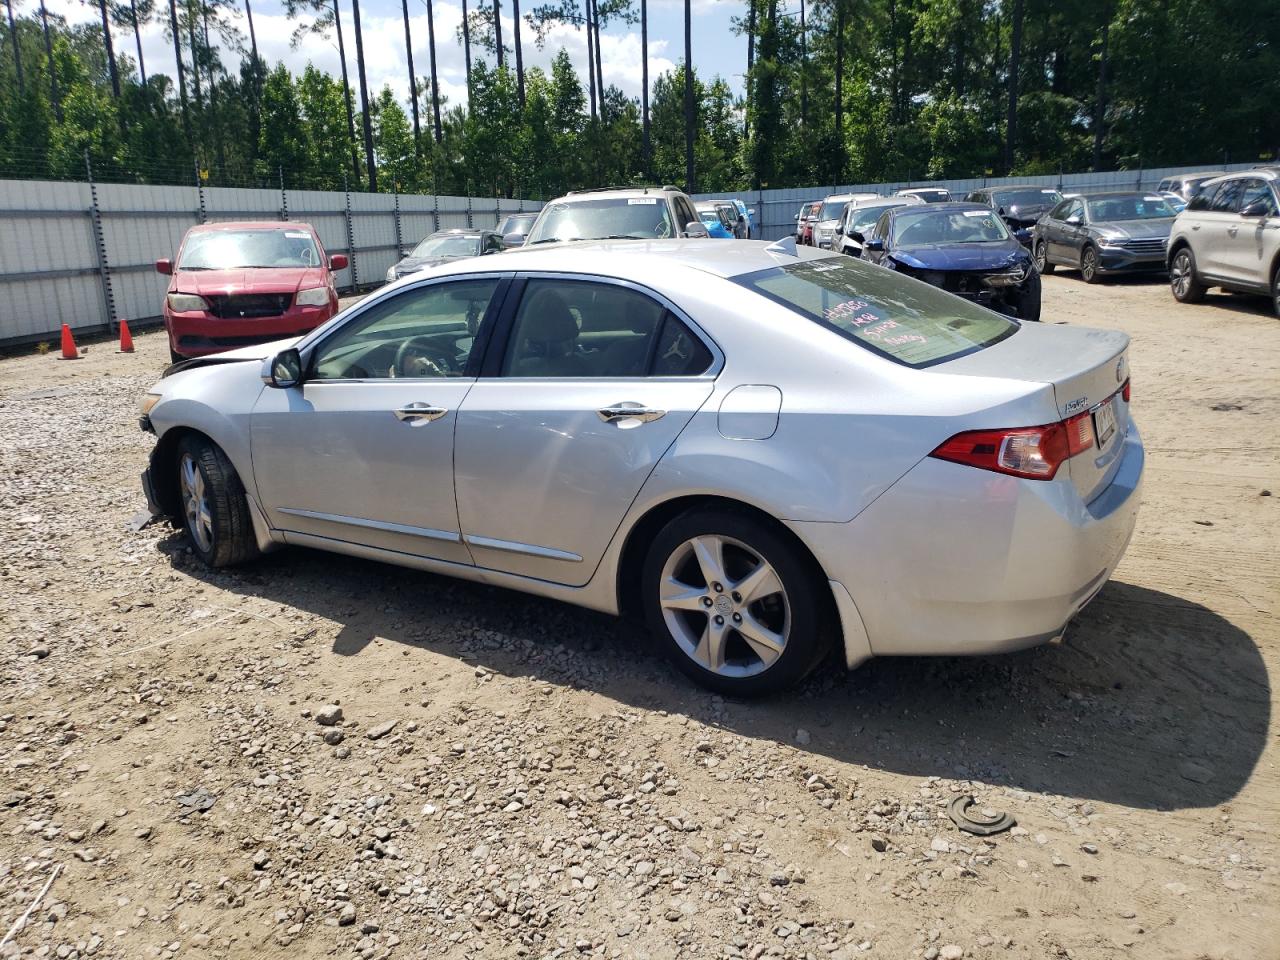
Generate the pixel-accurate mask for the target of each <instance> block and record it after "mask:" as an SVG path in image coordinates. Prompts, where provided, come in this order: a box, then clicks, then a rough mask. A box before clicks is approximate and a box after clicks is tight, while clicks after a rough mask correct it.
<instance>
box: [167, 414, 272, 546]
mask: <svg viewBox="0 0 1280 960" xmlns="http://www.w3.org/2000/svg"><path fill="white" fill-rule="evenodd" d="M177 471H178V493H179V495H180V497H181V504H182V526H183V529H185V530H186V532H187V537H188V538H189V539H190V540H191V548H192V549H193V550H195V552H196V555H197V556H198V557H199V558H200V559H201V560H203V561H204V562H205V563H206V564H207V565H209V566H210V567H229V566H233V565H235V564H238V563H244V562H245V561H247V560H252V559H253V558H254V557H256V556H257V555H258V542H257V540H256V539H255V538H254V535H253V520H252V519H251V518H250V516H249V499H248V497H247V496H246V494H245V492H244V484H243V483H241V482H240V475H239V474H238V473H236V469H235V467H233V466H232V465H231V461H230V460H228V459H227V455H226V454H225V453H223V452H222V450H221V449H219V448H218V446H217V445H216V444H214V443H211V442H210V441H208V440H206V439H204V438H203V437H195V436H190V437H184V438H183V439H182V441H181V442H180V443H179V444H178V459H177Z"/></svg>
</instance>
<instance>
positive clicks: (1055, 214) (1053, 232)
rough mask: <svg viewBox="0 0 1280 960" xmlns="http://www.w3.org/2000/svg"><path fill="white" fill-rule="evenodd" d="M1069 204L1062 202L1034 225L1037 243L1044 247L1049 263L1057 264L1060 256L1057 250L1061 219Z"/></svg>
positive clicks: (1059, 242) (1065, 201) (1060, 241)
mask: <svg viewBox="0 0 1280 960" xmlns="http://www.w3.org/2000/svg"><path fill="white" fill-rule="evenodd" d="M1069 206H1071V202H1070V201H1068V200H1063V201H1062V202H1061V203H1059V204H1058V205H1057V206H1056V207H1054V208H1053V209H1052V210H1050V211H1049V213H1048V215H1047V216H1046V217H1045V218H1044V219H1043V220H1041V221H1040V222H1039V223H1037V224H1036V225H1035V235H1036V238H1037V241H1038V242H1039V243H1041V244H1043V246H1044V252H1045V256H1046V257H1047V258H1048V260H1049V261H1050V262H1057V260H1058V258H1059V256H1060V254H1059V253H1058V248H1059V246H1060V245H1061V243H1062V228H1063V223H1062V218H1063V217H1065V216H1066V215H1067V207H1069Z"/></svg>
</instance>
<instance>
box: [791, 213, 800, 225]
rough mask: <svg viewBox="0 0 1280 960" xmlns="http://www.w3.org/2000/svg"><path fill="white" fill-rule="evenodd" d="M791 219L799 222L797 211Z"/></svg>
mask: <svg viewBox="0 0 1280 960" xmlns="http://www.w3.org/2000/svg"><path fill="white" fill-rule="evenodd" d="M791 219H792V220H794V221H795V222H796V223H799V222H800V214H798V213H797V214H796V215H795V216H794V217H792V218H791Z"/></svg>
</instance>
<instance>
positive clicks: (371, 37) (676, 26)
mask: <svg viewBox="0 0 1280 960" xmlns="http://www.w3.org/2000/svg"><path fill="white" fill-rule="evenodd" d="M233 2H234V0H233ZM240 2H241V3H242V2H243V0H240ZM339 2H340V3H341V6H342V12H343V32H344V35H345V41H346V46H347V59H348V69H349V70H350V71H351V83H352V86H353V90H354V88H355V84H356V82H357V81H356V73H355V41H354V37H353V35H352V30H351V7H350V0H339ZM470 2H471V0H469V3H470ZM490 2H491V0H490ZM538 2H539V0H525V2H524V3H523V4H522V8H523V10H524V11H525V12H527V11H528V10H530V9H532V8H533V7H534V6H535V5H536V4H537V3H538ZM636 2H637V10H638V9H639V3H638V0H636ZM48 6H49V9H50V11H51V12H57V13H60V14H62V15H63V16H65V17H66V18H67V19H68V20H69V21H71V22H75V23H79V22H95V21H96V17H97V11H96V7H94V6H92V5H89V4H85V3H81V2H79V0H49V2H48ZM14 7H15V10H14V13H15V14H23V15H27V16H30V15H31V14H32V13H33V11H35V10H37V9H38V6H37V4H36V3H35V2H34V0H15V2H14ZM241 9H242V8H241ZM253 11H254V13H253V19H254V26H255V28H256V33H257V37H258V47H259V51H260V52H261V53H262V55H263V56H264V57H266V58H267V59H268V60H269V61H275V60H283V61H284V62H285V63H286V64H288V65H289V67H290V68H291V69H293V70H294V71H295V72H301V71H302V69H303V68H304V67H305V66H306V65H307V63H308V62H312V63H314V64H315V65H316V66H317V67H319V68H321V69H323V70H327V71H329V72H330V73H332V74H334V75H335V76H336V75H337V74H338V72H339V65H338V52H337V48H336V42H335V40H334V39H333V37H332V36H329V37H320V36H308V37H307V38H305V39H304V40H303V42H302V44H301V45H300V46H299V47H298V48H297V49H294V48H292V47H291V45H290V37H291V35H292V33H293V29H294V27H295V26H296V24H295V23H292V22H290V21H289V20H288V19H287V18H286V17H285V16H284V9H283V5H282V4H280V3H278V2H277V0H253ZM433 11H434V17H435V27H436V46H437V55H438V57H439V63H438V71H439V77H440V89H441V92H442V93H443V94H444V95H445V96H446V97H447V98H448V99H449V101H450V102H452V103H458V102H461V101H462V100H464V99H465V91H466V84H465V67H464V58H463V53H462V44H461V43H460V42H459V41H457V40H456V33H457V29H458V26H459V24H460V23H461V22H462V5H461V0H433ZM502 12H503V39H504V40H505V41H506V43H507V45H508V46H510V45H511V37H512V31H511V26H512V24H511V4H510V0H504V2H503V8H502ZM742 12H743V6H742V4H741V3H739V2H737V0H694V3H693V60H694V64H695V65H696V66H697V68H698V72H699V73H700V74H702V75H704V76H709V75H711V74H715V73H719V74H721V75H722V76H724V77H725V79H727V80H728V81H729V83H730V84H731V85H732V86H733V88H734V89H735V90H737V91H739V92H740V91H741V87H742V76H741V74H742V73H743V71H744V70H745V68H746V38H745V37H739V36H734V34H733V33H732V31H731V29H730V21H731V19H732V17H733V16H734V15H736V14H740V13H742ZM409 14H410V19H411V24H412V30H413V48H414V49H413V57H414V70H415V72H416V73H417V74H418V76H419V77H420V78H421V77H423V76H429V72H428V71H429V65H430V60H429V54H428V44H427V16H426V7H425V6H424V3H423V0H409ZM360 15H361V23H362V25H363V27H364V42H365V62H366V66H367V69H368V73H369V83H370V85H371V86H372V88H373V89H374V90H376V89H380V88H381V87H382V86H383V85H384V84H390V85H391V86H392V88H393V89H394V90H395V91H396V92H397V93H398V94H399V95H400V98H401V99H402V100H405V101H406V102H407V99H406V98H407V97H408V89H409V84H408V78H407V77H408V75H407V72H406V67H405V55H404V20H403V17H402V13H401V7H400V3H399V2H398V0H364V2H362V3H361V8H360ZM237 23H238V26H239V27H240V29H241V31H242V32H243V33H245V34H246V35H247V32H248V31H247V29H246V28H245V21H244V17H243V15H242V13H241V15H240V16H239V19H238V21H237ZM522 40H523V48H524V62H525V67H526V69H528V68H529V67H532V66H541V67H543V68H546V67H547V66H548V65H549V63H550V61H551V59H552V57H554V56H555V54H556V52H557V51H558V50H559V49H560V47H562V46H563V47H564V48H565V49H566V50H568V51H569V55H570V57H572V58H573V62H574V66H575V67H576V68H577V69H578V72H579V76H580V77H581V78H582V79H583V86H584V88H585V86H586V59H587V54H586V35H585V34H584V33H583V32H582V31H580V30H574V29H572V28H569V27H561V28H557V29H555V30H553V31H552V32H551V33H550V35H549V36H548V38H547V44H546V46H545V48H544V49H543V50H538V49H537V48H536V47H535V46H534V44H533V37H532V31H530V30H528V28H527V24H526V25H525V26H524V27H522ZM116 49H117V50H118V51H121V52H124V53H127V54H128V55H129V56H133V55H134V46H133V38H132V36H129V35H122V36H119V37H118V38H117V40H116ZM683 52H684V6H683V0H649V82H650V84H652V83H653V81H654V79H655V78H656V77H657V76H658V75H659V74H660V73H662V72H663V71H664V70H669V69H671V67H672V65H673V64H674V63H675V62H676V61H678V60H680V59H681V58H682V56H683ZM143 56H144V57H145V58H146V66H147V72H148V74H151V73H168V74H170V75H172V74H173V72H174V67H173V48H172V46H170V45H169V43H168V42H167V41H166V40H165V37H164V32H163V27H162V26H161V25H160V24H158V23H156V24H150V25H148V26H147V27H146V28H145V31H144V34H143ZM602 60H603V70H604V80H605V83H606V84H616V85H618V86H619V87H621V88H622V89H623V90H624V91H626V92H627V93H628V94H630V95H632V96H635V97H638V96H639V95H640V83H641V81H640V28H639V25H638V24H637V25H636V26H635V27H628V26H626V25H623V24H617V25H615V26H613V27H612V28H610V29H608V30H606V31H605V32H604V38H603V57H602ZM372 95H373V91H372V90H371V92H370V96H372ZM357 96H358V94H357Z"/></svg>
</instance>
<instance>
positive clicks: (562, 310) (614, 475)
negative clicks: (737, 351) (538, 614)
mask: <svg viewBox="0 0 1280 960" xmlns="http://www.w3.org/2000/svg"><path fill="white" fill-rule="evenodd" d="M517 286H518V287H520V288H521V289H519V290H518V292H513V295H512V296H513V298H514V297H516V296H518V298H519V299H518V303H515V304H513V305H511V306H510V307H509V308H508V309H507V310H506V311H504V313H505V316H504V320H503V322H502V324H500V325H499V327H498V328H496V329H495V333H494V337H495V341H494V348H493V349H491V350H490V354H491V356H490V357H487V358H486V361H485V374H486V375H485V376H482V377H481V378H480V379H479V380H478V381H477V382H476V385H475V386H474V387H473V388H472V390H471V392H470V393H469V394H468V395H467V398H466V400H465V401H464V402H463V404H462V410H461V411H460V413H459V415H458V427H457V440H456V444H455V452H454V461H455V468H454V469H455V477H456V484H457V493H458V513H459V519H460V521H461V528H462V532H463V536H464V538H465V541H466V544H467V545H468V547H469V548H470V549H471V553H472V555H473V556H474V558H475V562H476V564H477V565H478V566H482V567H486V568H489V569H494V570H502V571H505V572H508V573H515V574H520V575H523V576H528V577H537V578H538V579H541V580H550V581H553V582H555V583H564V584H570V585H573V586H581V585H583V584H585V583H586V582H587V581H588V580H590V579H591V576H592V574H593V573H594V572H595V569H596V566H597V564H598V563H599V561H600V558H601V557H602V556H603V555H604V551H605V549H606V548H607V547H608V545H609V542H610V540H611V539H612V538H613V535H614V533H615V532H616V531H617V529H618V525H619V523H621V521H622V518H623V516H624V515H625V514H626V512H627V509H628V508H629V507H630V506H631V503H632V501H633V500H634V499H635V497H636V495H637V494H638V493H639V491H640V488H641V486H642V485H643V484H644V482H645V480H646V479H647V478H648V476H649V474H650V473H651V472H652V470H653V468H654V466H655V465H656V464H657V462H658V461H659V459H661V457H662V455H663V454H664V453H665V452H666V451H667V449H668V448H669V447H670V446H671V444H672V443H673V442H674V441H675V439H676V437H677V436H678V435H679V434H680V431H681V430H683V429H684V427H685V425H686V424H687V423H688V422H689V420H690V418H691V417H692V416H693V414H694V413H695V412H696V411H697V410H698V408H699V407H701V406H702V404H703V403H704V402H705V401H706V399H707V397H709V396H710V395H711V391H712V388H713V386H714V374H715V372H716V371H717V370H718V367H719V363H720V358H719V354H718V352H717V350H716V348H715V346H714V344H712V343H711V342H710V341H709V340H707V339H706V338H705V337H704V336H703V335H701V334H700V333H699V332H698V331H697V330H696V328H695V327H694V325H693V324H692V323H690V322H688V320H687V318H685V317H683V316H681V315H680V313H679V311H678V310H677V309H676V308H675V307H674V305H672V304H671V303H670V302H669V301H666V300H665V299H663V298H661V297H659V296H657V295H656V294H654V293H653V292H651V291H649V290H646V289H645V288H642V287H639V286H636V285H634V284H628V283H623V282H617V281H611V280H602V279H600V278H581V277H573V276H565V275H545V274H544V275H531V276H529V277H528V278H527V279H526V280H524V281H523V282H522V283H521V282H520V281H517Z"/></svg>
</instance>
